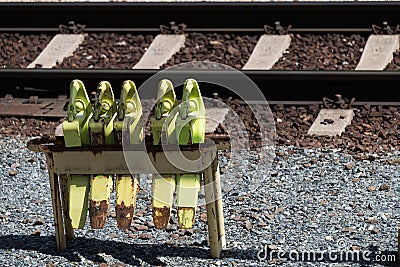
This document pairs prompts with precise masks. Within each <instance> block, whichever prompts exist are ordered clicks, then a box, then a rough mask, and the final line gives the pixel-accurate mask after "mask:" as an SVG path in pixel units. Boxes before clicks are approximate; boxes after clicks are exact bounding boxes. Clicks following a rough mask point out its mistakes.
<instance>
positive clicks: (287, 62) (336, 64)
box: [272, 34, 366, 70]
mask: <svg viewBox="0 0 400 267" xmlns="http://www.w3.org/2000/svg"><path fill="white" fill-rule="evenodd" d="M365 43H366V38H365V37H363V36H361V35H356V34H353V35H349V36H345V35H342V34H326V35H312V34H304V35H300V34H296V35H294V36H292V42H291V44H290V47H289V49H288V50H287V51H285V52H284V54H283V56H282V57H281V58H280V59H279V60H278V62H276V63H275V65H274V66H273V67H272V70H354V69H355V67H356V66H357V64H358V62H359V60H360V58H361V54H362V52H363V48H364V46H365Z"/></svg>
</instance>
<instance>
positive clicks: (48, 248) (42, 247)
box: [0, 235, 257, 266]
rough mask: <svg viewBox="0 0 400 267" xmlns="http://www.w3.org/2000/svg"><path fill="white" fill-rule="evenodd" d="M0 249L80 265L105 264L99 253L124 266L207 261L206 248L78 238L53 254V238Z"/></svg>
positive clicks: (237, 255)
mask: <svg viewBox="0 0 400 267" xmlns="http://www.w3.org/2000/svg"><path fill="white" fill-rule="evenodd" d="M0 249H22V250H34V251H36V252H39V253H42V254H47V255H52V256H59V257H64V258H65V259H67V260H68V261H70V262H81V261H82V260H81V258H80V256H79V255H81V256H82V257H83V258H85V259H86V260H90V261H93V262H95V263H97V264H99V263H102V262H104V263H106V260H105V259H104V258H103V257H101V256H100V255H99V254H100V253H105V254H107V255H110V256H112V257H113V258H114V259H116V260H119V261H120V262H122V263H125V264H131V265H134V266H142V264H141V262H140V261H139V260H138V259H141V260H142V261H144V262H146V263H148V264H151V265H156V266H160V265H161V266H164V265H165V263H164V262H163V261H161V260H160V259H158V257H181V258H186V257H193V258H194V260H195V258H201V259H208V258H210V251H209V249H208V248H203V247H193V246H182V247H175V246H171V245H167V244H155V245H152V244H131V243H124V242H119V241H113V240H99V239H95V238H85V237H78V238H75V239H74V240H71V241H69V242H68V245H67V250H65V251H63V252H61V253H60V252H57V249H56V244H55V236H31V235H5V236H0ZM256 255H257V251H255V250H254V251H253V250H233V249H230V250H227V251H224V255H222V258H223V257H225V258H226V257H229V258H230V260H234V259H241V260H257V256H256Z"/></svg>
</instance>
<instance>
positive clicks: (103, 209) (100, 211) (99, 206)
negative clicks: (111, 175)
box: [89, 200, 110, 229]
mask: <svg viewBox="0 0 400 267" xmlns="http://www.w3.org/2000/svg"><path fill="white" fill-rule="evenodd" d="M109 202H110V201H109V200H108V201H107V200H102V201H94V200H91V201H90V207H89V217H90V227H91V228H92V229H101V228H103V227H104V225H105V224H106V220H107V216H108V208H109V206H110V204H109Z"/></svg>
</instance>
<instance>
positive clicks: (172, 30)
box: [160, 21, 186, 34]
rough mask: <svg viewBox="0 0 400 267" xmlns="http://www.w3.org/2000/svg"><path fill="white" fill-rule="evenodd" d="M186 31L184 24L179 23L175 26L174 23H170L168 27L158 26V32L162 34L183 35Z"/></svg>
mask: <svg viewBox="0 0 400 267" xmlns="http://www.w3.org/2000/svg"><path fill="white" fill-rule="evenodd" d="M185 29H186V24H184V23H180V24H178V25H176V24H175V21H171V22H170V23H169V26H165V25H160V31H161V33H162V34H183V33H184V31H185Z"/></svg>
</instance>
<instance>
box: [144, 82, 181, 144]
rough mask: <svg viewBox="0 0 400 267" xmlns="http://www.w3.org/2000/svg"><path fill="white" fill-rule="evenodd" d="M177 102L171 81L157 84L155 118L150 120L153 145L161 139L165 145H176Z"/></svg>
mask: <svg viewBox="0 0 400 267" xmlns="http://www.w3.org/2000/svg"><path fill="white" fill-rule="evenodd" d="M177 106H178V100H177V99H176V94H175V91H174V86H173V85H172V83H171V81H169V80H167V79H163V80H161V81H160V83H159V84H158V91H157V103H156V106H155V116H154V117H153V118H151V126H150V127H151V134H152V136H153V144H154V145H158V144H160V142H161V137H162V138H163V140H164V142H165V143H176V141H175V140H176V137H175V119H176V116H177V109H176V107H177Z"/></svg>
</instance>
